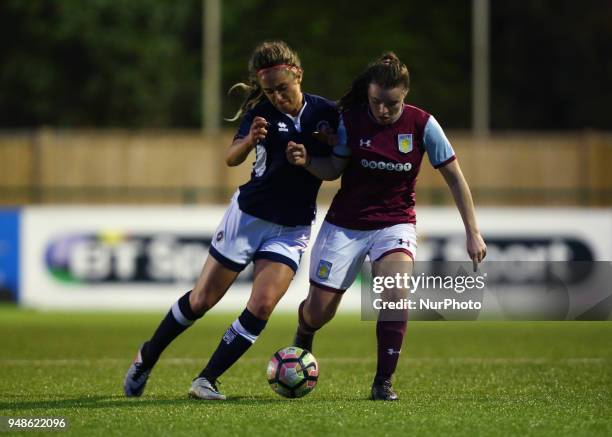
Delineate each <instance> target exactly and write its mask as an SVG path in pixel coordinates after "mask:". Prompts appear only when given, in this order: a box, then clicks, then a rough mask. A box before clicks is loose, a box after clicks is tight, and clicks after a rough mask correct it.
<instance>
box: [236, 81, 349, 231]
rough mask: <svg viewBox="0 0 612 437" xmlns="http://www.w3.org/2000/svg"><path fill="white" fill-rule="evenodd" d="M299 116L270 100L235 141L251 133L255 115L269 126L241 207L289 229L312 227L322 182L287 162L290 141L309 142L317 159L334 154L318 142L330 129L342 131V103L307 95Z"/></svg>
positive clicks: (241, 197) (242, 190)
mask: <svg viewBox="0 0 612 437" xmlns="http://www.w3.org/2000/svg"><path fill="white" fill-rule="evenodd" d="M303 95H304V102H305V103H304V106H303V107H302V110H301V111H300V114H298V116H297V117H292V116H290V115H288V114H284V113H282V112H280V111H279V110H278V109H276V108H275V107H274V106H273V105H272V104H271V103H270V102H269V101H268V99H265V100H264V101H262V102H261V103H259V104H258V105H257V106H255V107H254V108H253V109H251V110H250V111H248V112H247V113H246V114H245V115H244V118H243V119H242V122H241V124H240V128H239V129H238V133H237V134H236V136H235V137H234V139H238V138H243V137H245V136H247V135H248V133H249V130H250V128H251V123H252V122H253V119H254V118H255V117H263V118H265V119H266V121H267V122H268V123H269V125H268V127H267V131H268V134H267V135H266V138H265V139H264V140H263V141H262V142H260V143H259V144H257V146H256V148H255V151H256V158H255V163H254V164H253V172H252V173H251V180H249V181H248V182H247V183H246V184H244V185H242V186H240V194H239V196H238V205H239V206H240V209H241V210H242V211H244V212H246V213H247V214H250V215H253V216H255V217H258V218H260V219H263V220H267V221H269V222H272V223H276V224H279V225H283V226H302V225H309V224H311V223H312V220H313V219H314V216H315V213H316V198H317V193H318V191H319V187H320V186H321V180H320V179H319V178H317V177H315V176H313V175H312V174H310V173H309V172H308V171H306V170H305V169H304V168H302V167H297V166H295V165H292V164H290V163H289V161H287V158H286V156H285V149H286V148H287V143H288V142H289V141H294V142H296V143H298V144H304V146H305V147H306V150H307V151H308V153H309V154H310V155H311V156H329V155H330V154H331V147H330V146H329V145H327V144H325V143H322V142H320V141H318V140H316V139H315V138H313V136H312V133H313V132H315V131H320V130H321V129H324V128H326V127H327V128H332V129H333V130H334V131H335V130H336V129H337V128H338V118H339V116H338V113H337V110H336V105H335V104H334V103H333V102H331V101H329V100H327V99H324V98H323V97H319V96H315V95H312V94H306V93H304V94H303Z"/></svg>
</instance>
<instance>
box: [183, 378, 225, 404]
mask: <svg viewBox="0 0 612 437" xmlns="http://www.w3.org/2000/svg"><path fill="white" fill-rule="evenodd" d="M189 396H190V397H192V398H195V399H206V400H210V401H224V400H225V395H224V394H221V393H219V390H217V386H216V385H215V384H214V383H212V382H210V381H209V380H208V379H206V378H196V379H194V380H193V382H192V383H191V388H190V389H189Z"/></svg>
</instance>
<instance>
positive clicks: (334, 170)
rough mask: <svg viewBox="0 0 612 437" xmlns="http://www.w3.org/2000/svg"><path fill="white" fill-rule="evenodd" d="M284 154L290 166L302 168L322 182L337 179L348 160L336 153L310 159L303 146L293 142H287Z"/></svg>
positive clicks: (347, 157)
mask: <svg viewBox="0 0 612 437" xmlns="http://www.w3.org/2000/svg"><path fill="white" fill-rule="evenodd" d="M336 147H338V148H340V147H344V146H336ZM285 154H286V156H287V160H288V161H289V162H290V163H291V164H293V165H297V166H298V167H304V168H305V169H306V170H308V172H310V173H311V174H312V175H314V176H316V177H318V178H319V179H322V180H324V181H333V180H334V179H338V178H339V177H340V175H341V174H342V172H343V171H344V169H345V168H346V165H347V164H348V159H349V156H344V155H342V156H339V155H338V154H336V153H334V154H333V155H331V156H320V157H319V156H318V157H312V156H310V155H309V154H308V151H307V150H306V147H304V145H303V144H297V143H294V142H293V141H289V143H288V144H287V149H286V150H285Z"/></svg>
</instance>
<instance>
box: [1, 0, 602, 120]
mask: <svg viewBox="0 0 612 437" xmlns="http://www.w3.org/2000/svg"><path fill="white" fill-rule="evenodd" d="M222 6H223V48H222V53H223V59H222V78H223V95H224V96H225V91H227V89H229V87H230V86H231V85H232V84H233V83H235V82H238V81H242V80H244V79H246V74H247V70H246V66H247V60H248V57H249V54H250V52H251V51H252V49H253V47H254V46H255V45H256V44H257V43H258V42H259V41H261V40H264V39H276V38H278V39H284V40H286V41H287V42H288V43H289V44H290V45H291V46H293V47H294V48H295V49H296V50H297V51H298V53H299V54H300V56H301V58H302V62H303V65H304V69H305V78H304V90H305V91H307V92H311V93H316V94H321V95H324V96H326V97H329V98H332V99H336V98H338V97H339V96H340V95H341V94H342V92H343V91H344V90H345V89H346V88H347V87H348V86H349V84H350V82H351V80H352V78H353V77H354V76H355V75H356V74H358V73H359V72H360V71H361V70H362V69H363V68H364V67H365V65H366V64H367V63H368V62H369V61H371V60H372V59H374V58H376V57H377V56H378V55H380V53H382V52H383V51H387V50H393V51H395V52H396V53H397V54H398V55H399V56H400V58H401V59H402V60H403V61H404V62H406V64H407V65H408V67H409V69H410V71H411V75H412V87H411V91H410V94H409V95H408V100H409V103H412V104H415V105H417V106H420V107H422V108H424V109H426V110H428V111H430V112H432V113H434V114H435V115H436V117H437V118H438V119H439V120H440V121H441V123H442V124H443V126H445V127H449V128H469V126H470V122H471V120H470V114H471V108H470V105H471V102H470V96H471V83H470V81H471V77H470V74H471V72H470V70H471V30H470V27H471V10H470V8H471V1H470V0H459V1H457V0H437V1H436V2H429V3H428V2H416V1H413V0H404V1H397V2H385V3H381V2H374V1H366V0H355V1H348V0H340V1H329V0H327V1H322V0H309V1H296V2H287V1H280V0H223V1H222ZM611 22H612V8H611V7H610V1H609V0H586V1H585V2H575V1H570V0H538V1H528V2H496V1H495V2H494V1H491V62H492V65H491V122H492V125H493V128H496V129H566V128H571V129H580V128H604V129H606V128H607V129H609V128H610V127H612V118H611V117H609V116H608V113H609V111H608V110H607V105H606V103H607V101H608V100H609V99H610V97H612V95H611V94H612V93H611V90H610V86H609V82H610V77H612V74H611V73H612V72H611V71H610V70H611V62H612V61H611V59H612V57H611V56H610V53H612V26H610V25H609V23H611ZM201 26H202V1H201V0H181V1H178V2H171V1H164V0H160V1H151V0H148V1H147V0H88V1H87V2H83V1H80V0H28V1H22V0H2V1H1V2H0V65H2V67H1V68H0V127H4V128H19V127H35V126H40V125H53V126H58V127H136V128H140V127H156V128H165V127H190V128H197V127H199V125H200V120H201V114H200V111H201V104H200V102H201V82H200V81H201V71H202V65H201V49H202V45H201V35H202V27H201ZM239 102H240V99H239V97H238V96H225V97H224V99H223V108H222V111H223V115H224V116H230V115H232V114H233V112H234V111H235V109H236V108H237V106H238V104H239ZM232 126H235V124H234V125H232Z"/></svg>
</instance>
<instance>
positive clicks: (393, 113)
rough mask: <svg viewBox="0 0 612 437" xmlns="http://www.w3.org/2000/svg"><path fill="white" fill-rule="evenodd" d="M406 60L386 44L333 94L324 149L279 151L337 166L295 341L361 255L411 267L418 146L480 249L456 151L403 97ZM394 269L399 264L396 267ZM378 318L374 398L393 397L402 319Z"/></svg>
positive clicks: (320, 169)
mask: <svg viewBox="0 0 612 437" xmlns="http://www.w3.org/2000/svg"><path fill="white" fill-rule="evenodd" d="M408 89H409V73H408V69H407V67H406V66H405V65H404V64H402V63H401V62H400V60H399V59H398V57H397V56H396V55H395V54H393V53H387V54H385V55H383V56H382V57H381V58H380V59H378V60H377V61H376V62H374V63H373V64H370V66H369V67H368V68H367V69H366V70H365V71H364V72H363V73H362V74H361V75H360V76H358V77H357V79H356V80H355V81H354V82H353V84H352V87H351V88H350V90H349V91H348V92H347V93H346V94H345V95H344V96H343V97H342V98H341V99H340V101H339V104H338V106H339V109H340V111H341V114H342V116H341V119H340V125H339V128H338V141H337V145H336V146H335V147H334V149H333V156H332V157H315V156H313V155H312V154H310V153H308V150H307V149H305V148H304V147H303V146H301V145H298V144H292V145H290V146H288V147H287V150H286V153H287V159H288V160H289V161H290V162H291V163H293V164H295V165H298V166H302V167H304V168H306V169H307V170H308V171H309V172H310V173H312V174H313V175H315V176H317V177H320V178H321V179H325V180H331V179H336V178H337V177H338V176H340V174H342V183H341V188H340V190H339V191H338V193H337V194H336V196H335V197H334V200H333V202H332V205H331V207H330V209H329V212H328V213H327V216H326V218H325V221H324V222H323V225H322V227H321V230H320V231H319V234H318V235H317V239H316V242H315V244H314V246H313V250H312V255H311V260H310V283H311V287H310V291H309V294H308V297H307V299H306V300H305V301H304V302H302V303H301V305H300V307H299V310H298V315H299V325H298V330H297V334H296V338H295V345H296V346H300V347H303V348H305V349H307V350H310V351H312V340H313V336H314V334H315V332H316V331H317V330H318V329H319V328H321V327H322V326H323V325H324V324H325V323H327V322H328V321H329V320H331V318H332V317H333V316H334V314H335V312H336V309H337V307H338V304H339V303H340V300H341V298H342V293H343V292H344V291H346V289H347V288H348V287H350V285H351V284H352V283H353V281H354V280H355V277H356V275H357V274H358V272H359V270H360V268H361V266H362V264H363V262H364V260H365V257H366V255H368V256H369V258H370V260H371V261H372V263H373V264H372V269H373V274H374V275H375V276H395V275H396V274H397V273H400V274H402V275H403V274H404V273H407V274H411V272H412V267H413V265H412V263H413V260H414V259H415V256H416V228H415V224H416V216H415V212H414V204H415V192H414V188H415V183H416V177H417V174H418V171H419V167H420V165H421V160H422V158H423V155H424V154H425V153H427V155H428V156H429V161H430V162H431V164H432V165H433V166H434V167H435V168H437V169H439V170H440V172H441V173H442V176H443V177H444V179H445V181H446V183H447V184H448V186H449V188H450V190H451V192H452V194H453V197H454V199H455V203H456V205H457V208H458V209H459V212H460V214H461V217H462V219H463V223H464V225H465V231H466V236H467V252H468V254H469V256H470V258H471V259H472V260H473V261H474V263H475V264H476V263H478V262H480V261H482V259H483V258H484V257H485V255H486V246H485V243H484V241H483V239H482V237H481V235H480V233H479V231H478V226H477V224H476V218H475V214H474V204H473V202H472V197H471V194H470V190H469V187H468V185H467V183H466V181H465V179H464V177H463V174H462V173H461V169H460V167H459V164H458V162H457V160H456V158H455V153H454V151H453V149H452V147H451V145H450V143H449V141H448V140H447V139H446V136H445V135H444V132H443V131H442V128H441V127H440V125H439V124H438V122H437V121H436V120H435V119H434V117H433V116H431V115H430V114H428V113H427V112H425V111H423V110H421V109H419V108H416V107H414V106H410V105H406V104H405V103H404V99H405V97H406V95H407V94H408ZM398 270H401V271H398ZM403 316H404V317H402V319H403V320H400V321H385V320H382V319H381V317H380V316H379V320H378V321H377V325H376V336H377V340H378V364H377V369H376V376H375V377H374V382H373V384H372V392H371V393H372V399H374V400H396V399H397V395H396V394H395V393H394V392H393V389H392V387H391V376H392V375H393V373H394V371H395V368H396V366H397V362H398V359H399V353H400V350H401V346H402V341H403V338H404V333H405V332H406V319H405V314H403Z"/></svg>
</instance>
